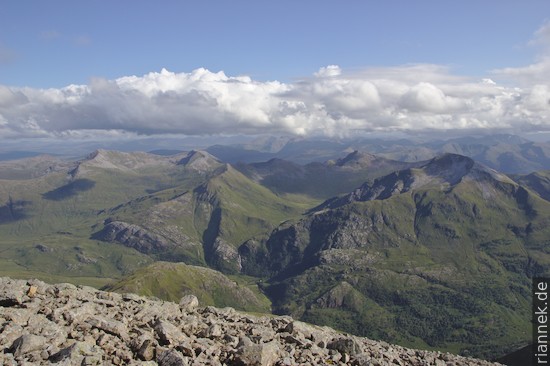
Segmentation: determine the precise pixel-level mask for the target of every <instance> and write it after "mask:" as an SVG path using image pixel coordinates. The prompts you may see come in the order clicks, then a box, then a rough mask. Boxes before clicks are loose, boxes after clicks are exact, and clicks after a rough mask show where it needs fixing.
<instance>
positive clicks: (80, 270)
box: [0, 150, 221, 284]
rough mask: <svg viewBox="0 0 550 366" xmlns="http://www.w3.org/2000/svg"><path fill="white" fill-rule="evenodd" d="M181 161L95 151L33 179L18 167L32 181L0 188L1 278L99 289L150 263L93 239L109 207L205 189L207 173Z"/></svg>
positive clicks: (13, 181) (132, 252) (9, 182)
mask: <svg viewBox="0 0 550 366" xmlns="http://www.w3.org/2000/svg"><path fill="white" fill-rule="evenodd" d="M186 157H187V154H182V155H180V156H174V157H159V156H155V155H151V154H145V153H120V152H113V151H103V150H98V151H96V152H94V153H93V154H91V155H89V156H88V157H87V158H85V159H83V160H81V161H79V162H77V163H74V164H68V166H67V167H66V168H65V169H51V170H50V171H49V172H47V174H41V175H39V176H38V177H36V178H33V176H34V173H32V172H34V171H35V170H32V167H33V164H28V165H25V164H24V163H21V164H19V165H22V166H27V168H28V169H30V170H29V171H30V173H26V174H27V175H28V178H29V179H4V180H1V181H0V237H1V238H2V240H0V272H2V274H3V275H9V276H19V277H21V276H23V277H31V276H32V277H41V278H46V279H47V278H55V279H56V280H59V279H63V278H66V280H70V281H72V282H83V283H90V284H102V283H103V284H104V283H106V282H109V281H111V279H112V278H118V277H120V276H121V275H123V274H125V273H128V272H129V271H131V270H133V269H135V268H138V267H141V266H144V265H146V264H148V263H150V262H151V260H152V259H151V258H150V257H148V256H146V255H143V254H141V253H140V252H138V251H135V250H133V249H131V248H127V247H123V246H113V245H112V244H108V243H104V242H101V241H98V240H95V239H93V238H91V236H92V234H93V233H94V232H95V231H96V230H97V226H98V225H99V224H101V223H102V222H103V221H104V220H105V219H107V218H108V217H109V208H110V207H117V206H119V205H123V204H125V203H126V202H128V201H133V200H140V199H141V200H147V198H148V197H150V196H151V195H153V194H154V192H156V191H159V190H166V189H168V188H169V187H174V186H175V187H178V188H179V189H183V188H184V187H188V189H189V188H192V187H194V186H196V185H197V184H200V183H201V182H204V181H205V179H206V178H207V176H208V174H209V169H207V168H206V167H205V166H204V165H205V164H202V163H201V164H202V165H201V164H199V163H194V161H193V162H189V161H187V162H186V161H184V162H183V163H182V160H184V159H185V158H186ZM199 160H200V159H199ZM11 164H12V166H16V165H15V163H13V162H12V163H11ZM217 164H218V165H219V166H221V164H220V163H217ZM39 168H40V170H42V168H43V166H42V165H40V164H39ZM211 168H212V169H215V168H216V166H212V167H211ZM210 170H211V169H210ZM10 178H15V177H13V176H12V177H10Z"/></svg>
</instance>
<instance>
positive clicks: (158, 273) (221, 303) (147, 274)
mask: <svg viewBox="0 0 550 366" xmlns="http://www.w3.org/2000/svg"><path fill="white" fill-rule="evenodd" d="M106 289H107V290H109V291H116V292H132V293H137V294H139V295H145V296H155V297H158V298H161V299H164V300H170V301H175V302H178V301H179V299H181V298H182V297H183V296H184V295H188V294H193V295H195V296H197V297H198V299H199V302H200V303H201V304H203V305H204V306H207V305H212V306H216V307H226V306H230V307H233V308H235V309H237V310H244V311H253V312H263V313H269V312H270V302H269V299H268V298H267V297H266V296H265V295H263V294H262V293H260V291H259V290H258V287H257V286H256V285H255V284H254V283H252V284H251V283H250V280H247V279H246V278H245V277H242V276H240V277H233V278H232V279H230V278H228V277H227V276H225V275H223V274H222V273H220V272H217V271H214V270H212V269H209V268H204V267H197V266H190V265H186V264H184V263H168V262H156V263H154V264H152V265H150V266H147V267H145V268H141V269H139V270H137V271H136V272H135V273H133V274H132V275H130V276H128V277H126V278H124V279H123V280H121V281H118V282H116V283H113V284H110V285H109V286H107V287H106Z"/></svg>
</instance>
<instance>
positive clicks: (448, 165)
mask: <svg viewBox="0 0 550 366" xmlns="http://www.w3.org/2000/svg"><path fill="white" fill-rule="evenodd" d="M475 164H476V163H475V162H474V160H473V159H471V158H469V157H466V156H463V155H458V154H451V153H445V154H443V155H440V156H437V157H435V158H433V159H432V160H430V161H429V162H428V163H427V164H426V165H425V166H424V169H423V170H424V172H425V173H426V174H427V175H429V176H432V177H439V178H441V179H442V180H444V181H445V182H448V183H449V184H451V185H454V184H456V183H458V182H459V181H460V180H461V179H462V177H464V176H465V175H466V174H468V173H470V171H471V170H472V168H473V167H474V165H475Z"/></svg>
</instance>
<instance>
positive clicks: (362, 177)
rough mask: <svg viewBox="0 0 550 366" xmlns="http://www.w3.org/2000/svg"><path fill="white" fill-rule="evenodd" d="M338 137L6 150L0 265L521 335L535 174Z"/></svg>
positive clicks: (433, 330) (464, 342) (547, 265)
mask: <svg viewBox="0 0 550 366" xmlns="http://www.w3.org/2000/svg"><path fill="white" fill-rule="evenodd" d="M499 139H502V138H499ZM497 140H498V139H497ZM273 142H274V143H276V144H279V145H284V144H285V143H286V145H285V146H287V145H288V144H289V143H292V144H293V146H292V149H294V151H295V152H299V151H300V149H299V148H298V147H299V145H300V143H301V140H293V141H290V142H285V141H273ZM520 142H521V141H520ZM268 143H269V141H268ZM406 143H407V142H406V141H400V142H399V144H403V145H404V144H406ZM279 145H278V146H279ZM306 145H307V144H306ZM336 145H338V144H336ZM344 145H345V144H339V146H340V147H344ZM303 146H305V145H303ZM307 146H309V147H312V145H307ZM334 146H335V145H334V144H333V145H331V144H328V143H327V144H326V145H322V146H320V147H319V148H320V149H326V150H323V152H322V154H321V155H322V156H325V155H326V154H325V153H327V154H328V152H329V151H330V148H332V147H334ZM309 147H308V149H309ZM266 148H267V147H266ZM273 149H274V150H276V149H275V148H273ZM292 149H291V148H290V147H289V148H288V149H287V150H286V152H289V151H292ZM283 150H284V147H283V148H281V150H279V151H283ZM345 151H346V152H345V153H343V154H340V155H338V156H336V157H333V158H331V159H329V160H326V161H323V162H312V163H308V164H305V165H300V164H298V163H296V162H291V161H286V160H283V159H278V158H275V159H271V160H268V161H266V162H257V163H250V164H245V163H240V164H230V163H227V162H224V161H222V160H221V159H219V158H217V157H215V156H213V155H212V154H210V153H208V152H207V151H200V150H199V151H194V150H193V151H189V152H183V153H178V154H175V155H168V156H162V155H155V154H147V153H123V152H117V151H107V150H97V151H95V152H94V153H92V154H90V155H89V156H87V157H86V158H84V159H81V160H79V161H75V162H66V161H62V162H60V163H59V165H51V164H54V160H51V161H50V160H49V158H44V159H45V160H44V161H47V162H48V164H46V165H48V167H50V166H55V168H53V169H47V171H46V172H45V173H44V170H43V168H44V166H43V165H42V162H40V159H38V160H36V161H39V162H40V163H33V160H28V164H26V163H25V162H24V161H12V162H9V164H12V165H9V164H8V165H5V167H8V166H12V167H18V166H21V167H23V171H24V172H25V173H24V176H21V175H20V176H10V174H11V172H12V171H10V170H9V169H7V168H6V170H4V171H3V170H2V164H0V176H1V174H5V175H6V176H7V177H8V178H10V179H3V180H0V238H2V239H1V240H0V273H1V274H2V275H9V276H12V277H13V276H18V277H21V276H24V277H40V278H45V279H49V280H52V281H56V282H59V281H60V280H63V281H71V282H75V283H84V284H93V285H95V286H103V285H105V284H107V283H113V280H117V282H118V284H119V285H120V286H128V288H130V287H132V288H138V287H139V286H143V289H144V290H146V291H152V289H153V288H154V287H155V286H159V288H158V289H155V291H156V290H158V293H160V294H163V293H164V294H165V295H166V296H175V295H174V294H176V293H178V292H177V288H178V284H183V283H184V280H185V279H184V278H182V273H183V274H184V273H185V272H186V271H189V273H191V271H194V269H196V267H193V266H202V267H210V268H211V269H215V270H218V271H221V272H222V273H223V275H225V276H230V277H229V278H231V280H234V281H236V282H238V285H239V286H245V284H246V286H248V287H250V288H256V289H257V288H258V287H259V288H261V290H262V291H263V293H264V294H265V295H267V296H268V297H269V299H270V300H271V301H272V306H273V310H274V312H275V313H277V314H291V315H293V316H294V317H297V318H300V319H304V320H307V321H309V322H313V323H317V324H330V325H332V326H334V327H336V328H339V329H341V330H344V331H348V332H352V333H356V334H361V335H367V336H370V337H374V338H379V339H386V340H391V341H393V342H398V343H400V344H405V345H408V346H413V347H419V348H429V347H435V348H438V349H445V350H452V351H453V352H456V353H459V352H461V353H464V354H470V355H476V356H480V357H486V358H491V357H494V356H500V355H502V354H504V353H507V352H508V351H509V350H510V349H514V348H520V347H521V346H524V345H525V344H526V342H527V340H528V338H529V337H530V333H529V329H528V328H529V311H530V310H529V303H530V300H529V296H530V287H529V286H530V278H532V277H533V276H545V275H549V274H550V273H549V272H550V250H549V249H548V248H550V246H549V244H550V242H549V241H548V238H550V231H549V230H550V225H549V224H550V202H549V201H547V200H546V199H545V198H546V197H548V194H549V192H548V190H547V188H548V186H549V185H548V184H547V183H548V182H547V179H546V178H547V177H546V176H547V172H537V173H533V174H530V175H514V176H511V177H509V176H507V175H505V174H502V173H500V172H498V171H496V170H493V169H492V168H491V167H488V166H486V165H485V164H484V163H481V162H479V161H476V160H475V159H472V158H470V157H466V156H462V155H458V154H453V153H446V154H440V155H438V156H436V157H431V158H429V159H426V160H422V161H415V162H408V163H407V162H402V161H397V160H392V159H388V158H386V157H380V156H378V155H375V154H371V153H368V152H365V151H361V150H352V149H349V146H347V147H346V148H345ZM472 151H473V148H472ZM304 154H305V155H307V154H313V150H306V151H305V152H304ZM305 155H302V156H305ZM10 169H12V168H10ZM35 171H36V172H42V173H40V174H35V173H34V172H35ZM3 172H5V173H3ZM17 174H20V173H17ZM512 178H513V180H512ZM159 261H170V262H183V263H185V265H181V266H178V265H171V264H167V265H163V264H162V263H160V264H159ZM185 266H189V267H185ZM159 268H160V270H159ZM159 271H161V272H163V277H162V278H163V280H162V281H161V282H162V283H159V282H154V281H153V280H151V281H149V280H148V282H147V281H142V282H140V281H139V278H141V277H143V278H148V279H151V278H155V276H156V275H153V274H155V273H157V274H158V273H159ZM132 273H134V275H133V276H132ZM201 273H203V274H205V276H206V277H208V276H209V275H208V274H209V273H213V272H209V271H201ZM216 276H217V275H212V277H213V278H218V277H216ZM220 278H221V277H220ZM218 280H219V281H218V282H220V283H225V282H224V281H225V280H223V281H222V280H221V279H219V278H218ZM214 282H216V280H214ZM121 288H122V287H121ZM163 291H164V292H163ZM216 291H217V290H216ZM234 295H235V294H228V293H225V294H223V295H220V296H221V299H222V300H227V299H229V297H231V296H234ZM163 296H164V295H163ZM239 296H241V295H236V297H237V298H238V297H239ZM234 300H235V298H234ZM264 300H265V298H264ZM261 306H264V307H265V304H263V305H261ZM490 335H491V336H490ZM495 335H498V336H495Z"/></svg>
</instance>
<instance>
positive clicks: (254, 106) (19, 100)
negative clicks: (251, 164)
mask: <svg viewBox="0 0 550 366" xmlns="http://www.w3.org/2000/svg"><path fill="white" fill-rule="evenodd" d="M25 7H26V8H25ZM23 8H25V11H23ZM548 10H550V4H548V3H547V2H544V1H533V2H529V3H528V4H513V3H512V2H501V1H488V2H484V3H483V4H479V3H478V2H474V1H468V2H464V3H461V4H460V5H457V4H453V3H450V2H448V3H447V2H445V3H444V4H442V2H435V1H427V2H423V3H422V4H420V5H418V4H414V5H411V4H409V3H408V2H405V1H393V2H388V3H387V4H386V3H384V4H375V3H374V2H368V3H364V4H349V3H348V4H342V3H339V2H334V1H324V2H313V1H305V2H300V4H299V5H297V4H294V3H293V2H289V1H285V2H280V3H278V4H277V5H275V4H267V3H260V4H258V3H255V2H251V1H240V2H234V3H232V4H221V3H217V2H206V4H205V3H199V2H193V3H190V4H187V5H182V4H179V3H177V2H171V1H167V2H163V3H161V4H160V5H159V6H157V7H153V6H152V5H150V4H143V3H138V4H134V3H129V2H128V3H123V2H120V3H117V4H111V3H107V2H98V3H94V4H93V5H90V4H73V3H71V2H67V1H60V2H56V3H55V4H47V5H45V4H43V3H41V2H38V1H23V2H21V3H19V2H18V3H9V4H7V8H6V11H4V12H3V14H2V15H0V24H2V25H0V141H4V142H5V143H6V144H8V143H9V144H10V146H13V144H15V143H17V141H25V144H26V145H27V144H28V145H29V146H31V147H32V145H33V144H35V145H37V146H38V145H41V146H43V145H44V144H48V143H50V142H51V143H54V142H57V143H59V142H74V143H76V142H79V141H103V140H106V139H107V140H112V141H116V140H124V141H131V140H133V139H139V138H143V137H144V136H145V137H159V138H162V137H167V136H170V137H172V138H174V137H182V138H183V137H197V138H201V137H204V136H214V137H216V136H219V137H226V138H227V136H234V135H238V136H256V135H265V134H274V135H294V136H304V137H310V136H313V137H320V136H324V137H336V138H345V137H350V136H360V135H369V134H392V133H399V134H409V133H410V134H418V133H422V134H426V133H431V132H433V133H438V134H440V135H441V134H445V135H446V136H453V135H460V134H471V133H484V132H499V133H502V132H506V133H517V134H529V133H531V134H533V133H536V132H550V22H549V21H548V19H547V18H545V14H549V13H548Z"/></svg>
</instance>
